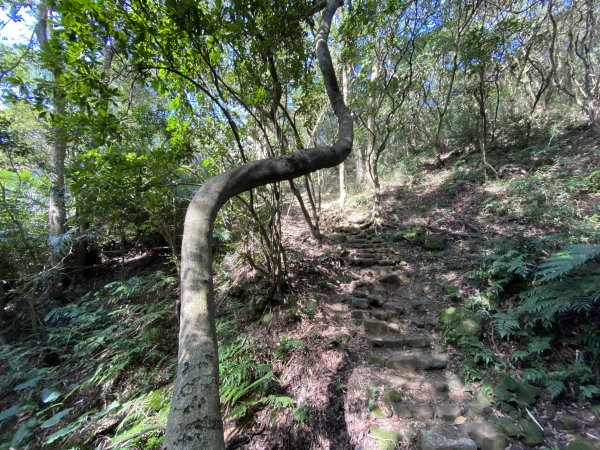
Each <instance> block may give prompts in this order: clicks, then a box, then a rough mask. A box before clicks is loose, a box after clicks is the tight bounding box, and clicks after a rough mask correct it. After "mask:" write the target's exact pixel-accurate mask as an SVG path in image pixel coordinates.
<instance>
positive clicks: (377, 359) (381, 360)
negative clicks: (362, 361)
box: [367, 355, 387, 367]
mask: <svg viewBox="0 0 600 450" xmlns="http://www.w3.org/2000/svg"><path fill="white" fill-rule="evenodd" d="M367 362H368V363H369V364H373V365H375V366H382V367H385V365H386V362H387V358H386V357H384V356H380V355H369V356H368V357H367Z"/></svg>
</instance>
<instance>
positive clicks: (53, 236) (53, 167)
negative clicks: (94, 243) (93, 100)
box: [35, 1, 67, 268]
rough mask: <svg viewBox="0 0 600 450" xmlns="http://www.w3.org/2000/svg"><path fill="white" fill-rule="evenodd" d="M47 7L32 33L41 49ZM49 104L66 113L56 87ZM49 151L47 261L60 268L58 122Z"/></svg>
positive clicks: (62, 151) (61, 153) (46, 34)
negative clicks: (58, 243)
mask: <svg viewBox="0 0 600 450" xmlns="http://www.w3.org/2000/svg"><path fill="white" fill-rule="evenodd" d="M49 16H50V6H49V4H48V2H46V1H42V2H41V4H40V6H39V11H38V23H37V25H36V29H35V34H36V38H37V41H38V44H39V45H40V48H41V49H42V51H44V49H45V47H47V45H48V39H49V38H50V33H51V28H50V27H51V25H50V21H49ZM50 71H51V72H52V76H53V78H54V79H56V68H54V69H52V68H51V69H50ZM52 107H53V109H54V113H55V114H56V116H57V117H60V116H62V115H64V113H65V99H64V96H63V94H62V92H61V90H60V89H59V88H57V89H56V90H55V93H54V96H53V98H52ZM51 148H52V150H51V152H50V170H49V173H48V178H49V179H50V195H49V201H48V238H49V241H50V264H51V265H52V266H53V267H55V268H60V265H61V262H62V257H63V255H62V253H61V249H60V246H58V245H56V244H57V241H58V239H59V238H60V236H62V235H63V234H64V233H65V221H66V209H65V157H66V153H67V142H66V137H65V133H64V129H63V127H62V126H61V125H59V124H56V123H55V124H53V126H52V147H51Z"/></svg>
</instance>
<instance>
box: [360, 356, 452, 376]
mask: <svg viewBox="0 0 600 450" xmlns="http://www.w3.org/2000/svg"><path fill="white" fill-rule="evenodd" d="M367 361H368V362H369V363H370V364H374V365H377V366H382V367H386V368H389V369H396V370H401V371H404V372H417V371H420V370H441V369H445V368H446V367H447V365H448V362H447V361H446V360H445V359H443V358H439V357H434V356H431V355H427V354H414V355H407V354H402V353H401V354H393V355H391V356H382V355H377V354H374V355H369V356H368V358H367Z"/></svg>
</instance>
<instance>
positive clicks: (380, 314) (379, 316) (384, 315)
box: [369, 309, 391, 320]
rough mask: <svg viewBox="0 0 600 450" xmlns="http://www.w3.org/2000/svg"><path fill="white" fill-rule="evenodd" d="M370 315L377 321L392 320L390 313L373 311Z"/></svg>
mask: <svg viewBox="0 0 600 450" xmlns="http://www.w3.org/2000/svg"><path fill="white" fill-rule="evenodd" d="M369 314H370V315H371V316H372V317H374V318H375V319H377V320H388V319H389V318H390V315H391V314H390V313H389V312H388V311H381V310H377V309H376V310H371V311H369Z"/></svg>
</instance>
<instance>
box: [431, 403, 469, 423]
mask: <svg viewBox="0 0 600 450" xmlns="http://www.w3.org/2000/svg"><path fill="white" fill-rule="evenodd" d="M461 414H462V410H461V409H460V406H458V405H457V404H455V403H440V404H438V405H435V415H436V416H437V417H439V418H440V419H444V420H454V419H456V418H457V417H458V416H460V415H461Z"/></svg>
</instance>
